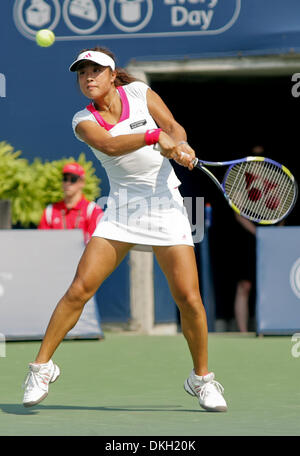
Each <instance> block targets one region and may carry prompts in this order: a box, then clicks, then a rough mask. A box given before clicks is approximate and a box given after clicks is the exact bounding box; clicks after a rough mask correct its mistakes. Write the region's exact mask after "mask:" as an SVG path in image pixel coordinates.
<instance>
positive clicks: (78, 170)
mask: <svg viewBox="0 0 300 456" xmlns="http://www.w3.org/2000/svg"><path fill="white" fill-rule="evenodd" d="M62 174H63V184H62V185H63V192H64V199H63V200H62V201H59V202H57V203H54V204H49V205H48V206H47V207H46V209H45V210H44V212H43V215H42V218H41V221H40V224H39V226H38V228H39V229H41V230H51V229H53V230H63V229H67V230H72V229H74V228H80V229H82V230H83V233H84V241H85V243H86V244H87V243H88V241H89V240H90V238H91V236H92V234H93V232H94V230H95V228H96V225H97V223H98V222H99V220H100V218H101V217H102V215H103V211H102V209H101V207H100V206H98V205H97V204H96V203H94V202H93V201H91V202H90V201H88V200H87V199H86V198H85V197H84V195H83V193H82V190H83V187H84V184H85V180H84V175H85V172H84V169H83V167H82V166H80V165H79V164H78V163H68V164H66V165H65V166H64V168H63V171H62Z"/></svg>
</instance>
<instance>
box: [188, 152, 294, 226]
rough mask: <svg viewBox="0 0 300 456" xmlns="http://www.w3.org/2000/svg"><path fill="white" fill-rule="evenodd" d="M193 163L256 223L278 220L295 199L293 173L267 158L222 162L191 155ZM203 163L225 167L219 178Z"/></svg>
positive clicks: (236, 210) (289, 210) (288, 210)
mask: <svg viewBox="0 0 300 456" xmlns="http://www.w3.org/2000/svg"><path fill="white" fill-rule="evenodd" d="M182 153H183V152H182ZM193 164H194V167H195V168H198V169H200V170H201V171H203V172H204V173H205V174H207V175H208V176H209V177H210V178H211V179H212V181H213V182H214V183H215V184H216V186H217V187H218V189H219V190H220V191H221V192H222V193H223V195H224V197H225V199H226V201H227V203H228V204H229V206H230V207H231V208H232V209H233V210H234V211H235V212H237V213H238V214H239V215H242V216H243V217H245V218H247V219H249V220H252V221H253V222H256V223H258V224H261V225H273V224H275V223H278V222H280V221H281V220H283V219H284V218H285V217H287V216H288V215H289V213H290V212H291V211H292V209H293V207H294V205H295V203H296V200H297V195H298V186H297V183H296V180H295V178H294V176H293V175H292V173H291V172H290V171H289V170H288V169H287V168H286V167H285V166H283V165H281V164H280V163H277V162H276V161H274V160H271V159H269V158H264V157H245V158H242V159H239V160H231V161H224V162H211V161H204V160H199V159H198V158H195V160H194V162H193ZM206 166H208V167H213V166H215V167H222V166H223V167H227V169H226V171H225V174H224V177H223V180H222V182H220V181H219V180H218V179H217V177H216V176H215V175H214V174H213V173H212V172H211V171H210V170H208V169H207V168H206Z"/></svg>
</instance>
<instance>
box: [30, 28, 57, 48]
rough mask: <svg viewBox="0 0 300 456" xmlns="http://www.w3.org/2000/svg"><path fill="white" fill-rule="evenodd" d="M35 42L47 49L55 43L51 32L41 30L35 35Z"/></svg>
mask: <svg viewBox="0 0 300 456" xmlns="http://www.w3.org/2000/svg"><path fill="white" fill-rule="evenodd" d="M35 39H36V42H37V44H38V45H39V46H41V47H49V46H52V44H53V43H54V41H55V35H54V33H53V32H52V30H48V29H42V30H39V31H38V32H37V34H36V35H35Z"/></svg>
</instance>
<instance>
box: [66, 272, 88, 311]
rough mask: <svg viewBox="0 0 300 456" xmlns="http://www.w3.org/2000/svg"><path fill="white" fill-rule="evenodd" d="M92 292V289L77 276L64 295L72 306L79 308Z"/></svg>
mask: <svg viewBox="0 0 300 456" xmlns="http://www.w3.org/2000/svg"><path fill="white" fill-rule="evenodd" d="M93 294H94V293H93V290H91V289H90V287H88V285H87V284H86V283H85V282H84V281H83V280H81V279H79V278H77V279H75V280H74V281H73V283H72V284H71V286H70V288H69V289H68V291H67V293H66V297H67V299H68V301H69V303H70V304H71V305H72V306H73V307H74V308H75V307H76V308H81V307H83V306H84V305H85V303H86V302H87V301H88V300H89V299H90V298H91V297H92V296H93Z"/></svg>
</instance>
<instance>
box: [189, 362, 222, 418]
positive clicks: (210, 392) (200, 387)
mask: <svg viewBox="0 0 300 456" xmlns="http://www.w3.org/2000/svg"><path fill="white" fill-rule="evenodd" d="M214 378H215V374H214V373H213V372H210V373H209V374H206V375H203V376H199V375H196V374H195V371H194V369H193V370H192V372H191V373H190V376H189V378H187V379H186V381H185V382H184V389H185V391H186V392H187V393H189V394H191V395H192V396H196V397H198V399H199V403H200V405H201V407H202V408H204V409H205V410H207V411H209V412H226V411H227V404H226V401H225V399H224V397H223V392H224V388H223V386H222V385H221V384H220V383H219V382H217V381H216V380H214Z"/></svg>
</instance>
